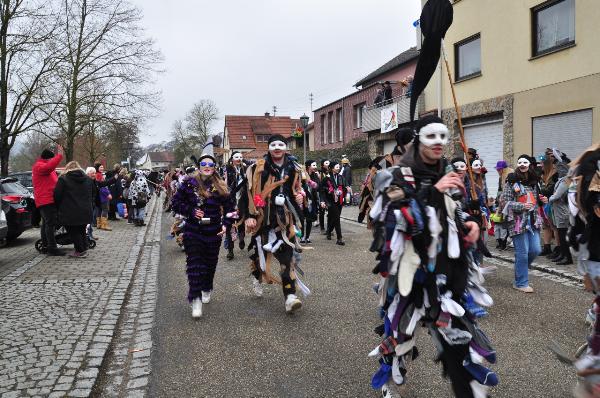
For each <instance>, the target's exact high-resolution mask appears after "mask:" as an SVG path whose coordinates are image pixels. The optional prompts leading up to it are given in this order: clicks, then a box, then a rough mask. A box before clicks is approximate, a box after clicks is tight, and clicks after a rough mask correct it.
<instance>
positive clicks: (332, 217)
mask: <svg viewBox="0 0 600 398" xmlns="http://www.w3.org/2000/svg"><path fill="white" fill-rule="evenodd" d="M329 169H330V171H331V173H330V174H329V175H328V176H327V177H326V178H325V179H324V180H323V182H322V184H321V207H326V208H327V215H328V216H327V232H326V235H327V240H331V234H332V233H333V230H334V229H335V234H336V238H337V240H336V242H335V243H336V244H338V245H340V246H344V245H345V243H344V240H343V238H342V227H341V224H340V216H341V214H342V207H343V206H344V197H345V196H346V192H347V191H346V187H347V184H346V182H345V180H344V177H343V176H342V175H341V174H340V171H341V167H340V164H339V163H338V162H331V163H330V164H329Z"/></svg>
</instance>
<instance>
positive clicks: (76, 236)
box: [65, 225, 88, 253]
mask: <svg viewBox="0 0 600 398" xmlns="http://www.w3.org/2000/svg"><path fill="white" fill-rule="evenodd" d="M65 229H66V230H67V232H68V233H69V236H70V237H71V240H72V241H73V245H74V246H75V251H76V252H79V253H83V252H84V251H86V250H87V249H88V245H87V236H86V233H85V225H66V226H65Z"/></svg>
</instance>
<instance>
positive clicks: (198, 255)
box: [172, 155, 233, 318]
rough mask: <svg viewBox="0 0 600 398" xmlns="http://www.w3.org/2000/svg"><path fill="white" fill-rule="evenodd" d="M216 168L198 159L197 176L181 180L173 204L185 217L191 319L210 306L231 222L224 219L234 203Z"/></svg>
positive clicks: (208, 159) (209, 159)
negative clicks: (225, 237) (226, 232)
mask: <svg viewBox="0 0 600 398" xmlns="http://www.w3.org/2000/svg"><path fill="white" fill-rule="evenodd" d="M215 165H216V162H215V159H214V158H213V157H212V156H211V155H202V156H200V159H199V160H198V167H199V172H196V173H194V175H192V176H188V177H186V178H185V179H184V180H183V182H182V183H181V185H180V186H179V188H178V189H177V192H176V193H175V195H174V196H173V203H172V207H173V211H175V212H176V213H177V214H180V215H182V216H183V217H185V225H184V227H183V247H184V250H185V254H186V272H187V277H188V284H189V292H188V301H189V302H191V303H192V317H194V318H199V317H201V316H202V304H203V303H204V304H208V303H209V302H210V296H211V293H212V290H213V279H214V277H215V270H216V268H217V261H218V260H219V249H220V248H221V239H222V236H223V234H224V233H225V230H226V227H227V226H229V225H231V222H232V220H231V219H229V218H228V217H226V215H227V214H229V213H230V212H232V211H233V202H232V201H231V200H230V196H229V192H228V191H227V185H226V184H225V182H224V181H223V180H222V179H221V178H220V177H219V175H218V174H217V173H215Z"/></svg>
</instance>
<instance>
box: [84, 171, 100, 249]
mask: <svg viewBox="0 0 600 398" xmlns="http://www.w3.org/2000/svg"><path fill="white" fill-rule="evenodd" d="M85 174H86V175H87V176H88V178H89V179H90V181H91V182H92V199H91V202H90V207H91V208H92V215H91V217H90V220H89V221H88V228H87V236H88V238H89V239H93V240H98V238H97V237H96V236H94V228H93V227H95V226H97V225H98V224H97V222H96V197H97V196H98V186H97V185H96V168H95V167H92V166H90V167H88V168H87V169H85Z"/></svg>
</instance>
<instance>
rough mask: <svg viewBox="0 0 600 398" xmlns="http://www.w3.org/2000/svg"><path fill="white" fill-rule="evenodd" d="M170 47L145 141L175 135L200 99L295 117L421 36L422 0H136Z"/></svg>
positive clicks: (164, 47) (229, 109) (223, 107)
mask: <svg viewBox="0 0 600 398" xmlns="http://www.w3.org/2000/svg"><path fill="white" fill-rule="evenodd" d="M132 1H133V3H134V4H136V5H137V6H138V7H139V8H140V9H141V10H142V11H143V14H144V19H143V25H144V27H145V28H146V29H147V33H148V35H149V36H150V37H152V38H154V39H155V40H156V43H157V46H158V48H160V50H161V51H162V52H163V54H164V57H165V64H164V69H165V70H166V72H165V73H164V74H163V75H161V76H160V77H159V79H158V81H157V86H158V88H159V89H160V90H162V92H163V105H162V108H163V111H162V113H161V114H159V115H157V117H156V118H154V119H152V120H150V121H149V122H148V123H147V125H146V126H145V128H144V129H143V134H142V144H144V145H148V144H150V143H157V142H160V141H163V140H167V139H169V132H170V130H171V126H172V124H173V121H174V120H175V119H178V118H182V117H183V116H184V115H185V114H186V112H187V111H188V110H189V109H190V108H191V106H192V105H193V104H194V103H195V102H196V101H198V100H200V99H204V98H208V99H212V100H213V101H214V102H215V103H216V105H217V107H218V108H219V111H220V116H221V120H219V122H217V123H216V124H215V125H214V131H215V132H218V131H222V130H223V117H224V115H231V114H235V115H261V114H263V113H264V112H267V111H269V112H272V107H273V105H275V106H277V108H278V111H277V115H287V116H292V117H298V116H300V115H302V113H304V112H306V114H307V115H310V116H311V119H312V114H311V113H310V102H309V99H308V95H309V93H311V92H312V93H313V94H314V106H313V109H316V108H318V107H319V106H321V105H324V104H326V103H328V102H331V101H332V100H335V99H337V98H339V97H341V96H343V95H345V94H349V93H351V92H352V91H353V90H354V88H353V87H352V86H353V84H354V83H356V81H358V80H359V79H361V78H362V77H364V76H365V75H367V74H368V73H370V72H372V71H373V70H375V69H376V68H377V67H379V66H381V65H382V64H384V63H385V62H387V61H388V60H390V59H391V58H393V57H394V56H396V55H398V54H399V53H401V52H403V51H405V50H407V49H408V48H409V47H411V46H414V45H415V42H416V36H415V29H414V27H413V25H412V23H413V22H414V21H415V20H416V19H418V18H419V15H420V3H421V2H420V0H221V1H218V0H177V1H165V0H132Z"/></svg>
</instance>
